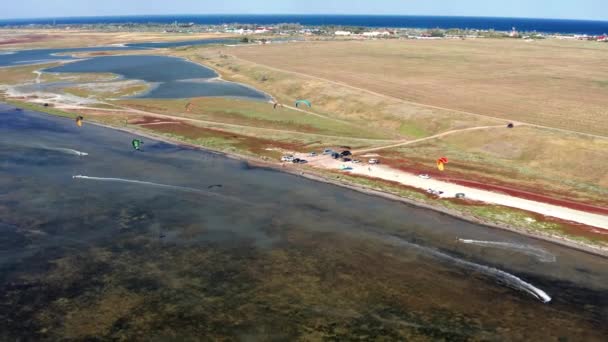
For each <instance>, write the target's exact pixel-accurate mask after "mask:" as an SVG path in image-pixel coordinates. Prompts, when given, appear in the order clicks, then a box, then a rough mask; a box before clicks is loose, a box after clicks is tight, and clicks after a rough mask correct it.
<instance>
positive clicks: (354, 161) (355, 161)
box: [353, 159, 361, 164]
mask: <svg viewBox="0 0 608 342" xmlns="http://www.w3.org/2000/svg"><path fill="white" fill-rule="evenodd" d="M353 163H355V164H359V163H361V161H360V160H359V159H353Z"/></svg>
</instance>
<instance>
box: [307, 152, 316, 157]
mask: <svg viewBox="0 0 608 342" xmlns="http://www.w3.org/2000/svg"><path fill="white" fill-rule="evenodd" d="M308 156H309V157H316V156H317V152H310V153H309V154H308Z"/></svg>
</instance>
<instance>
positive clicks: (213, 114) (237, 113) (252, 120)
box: [116, 98, 381, 139]
mask: <svg viewBox="0 0 608 342" xmlns="http://www.w3.org/2000/svg"><path fill="white" fill-rule="evenodd" d="M188 102H191V103H192V109H191V112H186V110H185V107H186V104H187V103H188ZM116 103H118V104H120V105H124V106H128V107H134V108H137V109H141V110H146V111H150V112H154V113H162V114H170V115H175V116H183V117H188V118H193V119H199V120H209V121H215V122H222V123H226V124H236V125H244V126H251V127H260V128H271V129H285V130H292V131H298V132H303V133H317V134H325V135H335V136H344V137H357V138H370V139H374V138H377V137H379V136H381V134H380V133H378V132H376V131H372V130H369V129H367V128H366V127H361V126H359V125H354V124H350V123H349V122H341V121H337V120H332V119H329V118H323V117H320V116H317V115H312V114H307V113H303V112H300V111H296V110H292V109H289V108H285V107H278V108H276V109H274V108H273V105H272V104H270V103H265V102H257V101H246V100H238V99H226V98H197V99H191V100H149V99H145V100H140V99H129V100H121V101H117V102H116Z"/></svg>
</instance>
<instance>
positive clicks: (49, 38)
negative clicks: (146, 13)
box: [0, 29, 227, 50]
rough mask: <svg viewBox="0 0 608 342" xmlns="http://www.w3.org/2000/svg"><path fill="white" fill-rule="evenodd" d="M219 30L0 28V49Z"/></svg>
mask: <svg viewBox="0 0 608 342" xmlns="http://www.w3.org/2000/svg"><path fill="white" fill-rule="evenodd" d="M226 36H227V35H223V34H209V33H199V34H186V33H161V32H95V31H89V30H80V29H79V30H76V29H70V30H67V29H64V30H61V29H48V30H28V29H19V30H15V29H10V30H7V29H0V50H4V49H6V50H12V49H20V50H21V49H39V48H68V47H83V46H98V45H108V44H122V43H132V42H160V41H185V40H196V39H206V38H222V37H226Z"/></svg>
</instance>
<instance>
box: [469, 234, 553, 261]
mask: <svg viewBox="0 0 608 342" xmlns="http://www.w3.org/2000/svg"><path fill="white" fill-rule="evenodd" d="M458 241H459V242H462V243H464V244H468V245H475V246H480V247H489V248H499V249H504V250H511V251H515V252H519V253H523V254H527V255H531V256H534V257H536V258H537V259H538V261H540V262H555V260H556V257H555V255H553V254H552V253H549V252H548V251H546V250H544V249H542V248H539V247H534V246H531V245H524V244H519V243H511V242H501V241H483V240H469V239H458Z"/></svg>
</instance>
